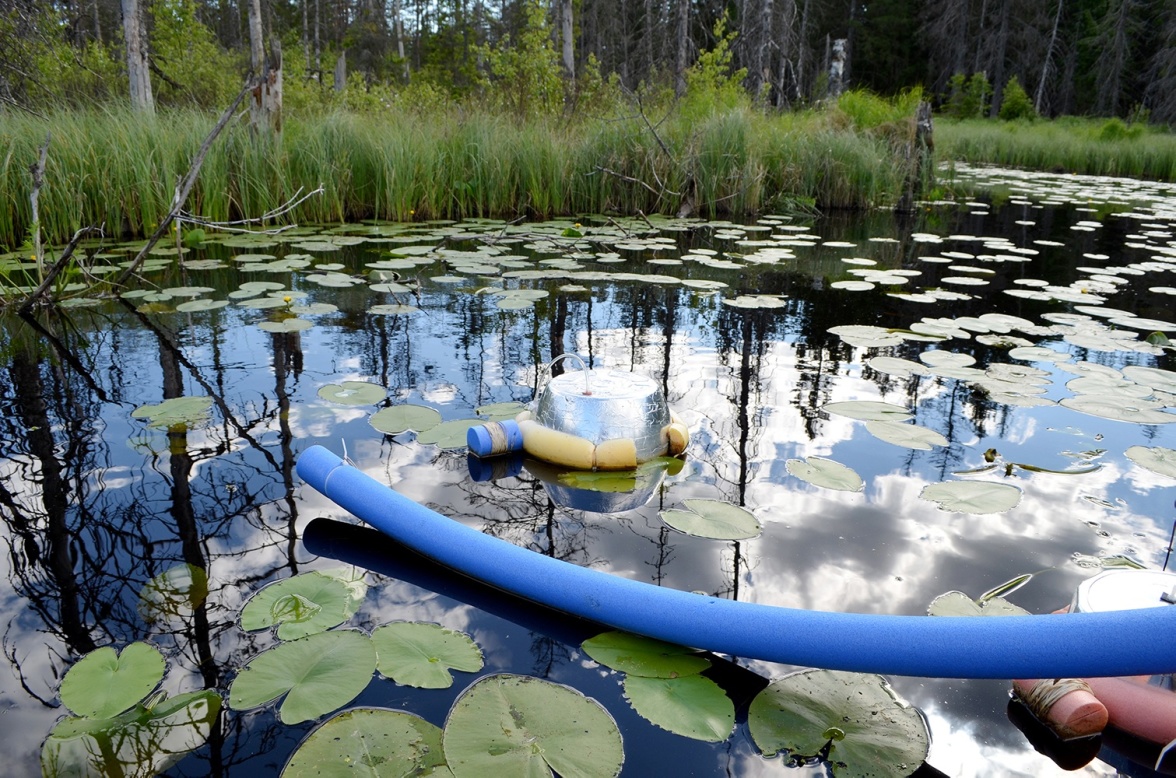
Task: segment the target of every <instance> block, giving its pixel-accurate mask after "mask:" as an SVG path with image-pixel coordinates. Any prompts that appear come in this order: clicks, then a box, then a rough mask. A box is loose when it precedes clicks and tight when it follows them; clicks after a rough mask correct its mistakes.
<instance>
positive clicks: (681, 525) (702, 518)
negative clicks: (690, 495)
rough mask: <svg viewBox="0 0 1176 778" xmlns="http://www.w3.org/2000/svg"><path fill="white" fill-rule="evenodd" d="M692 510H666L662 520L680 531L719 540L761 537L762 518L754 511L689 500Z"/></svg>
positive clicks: (662, 514) (687, 503) (726, 504)
mask: <svg viewBox="0 0 1176 778" xmlns="http://www.w3.org/2000/svg"><path fill="white" fill-rule="evenodd" d="M683 505H685V506H686V507H687V508H688V509H689V510H685V511H676V510H670V511H662V512H661V518H662V521H664V522H665V523H666V524H668V525H670V526H671V527H673V528H674V529H676V530H678V531H679V532H685V533H686V534H687V535H694V536H696V537H700V538H713V539H715V540H745V539H747V538H754V537H756V536H757V535H759V534H760V532H761V530H762V527H761V526H760V523H759V519H757V518H756V517H755V514H753V513H752V512H751V511H748V510H746V509H744V508H740V507H739V506H738V505H732V504H731V503H728V502H723V501H721V500H686V501H684V502H683Z"/></svg>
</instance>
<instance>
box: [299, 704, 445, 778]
mask: <svg viewBox="0 0 1176 778" xmlns="http://www.w3.org/2000/svg"><path fill="white" fill-rule="evenodd" d="M444 765H445V753H444V751H442V749H441V728H440V727H438V726H436V725H434V724H430V723H429V722H427V721H425V720H424V719H422V718H421V717H420V716H416V715H413V714H411V713H405V712H404V711H398V710H385V709H382V708H352V709H351V710H345V711H343V712H342V713H338V714H336V715H334V716H332V717H331V718H329V719H327V720H326V721H324V722H323V723H322V724H321V725H319V726H318V728H316V729H315V730H314V731H312V732H311V733H310V734H309V735H307V736H306V739H305V740H303V741H302V743H301V744H299V746H298V749H297V750H296V751H295V752H294V753H293V754H292V755H291V756H290V761H288V762H286V767H285V768H284V769H283V770H282V776H283V778H286V777H287V776H289V778H298V776H304V775H315V776H319V777H320V778H409V777H410V776H418V775H433V776H442V775H445V774H446V773H447V771H446V769H445V767H444ZM450 774H451V773H450Z"/></svg>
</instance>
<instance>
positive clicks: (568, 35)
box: [559, 0, 576, 84]
mask: <svg viewBox="0 0 1176 778" xmlns="http://www.w3.org/2000/svg"><path fill="white" fill-rule="evenodd" d="M559 17H560V18H559V21H560V42H561V43H562V44H563V66H564V76H565V77H566V78H567V80H568V83H569V84H574V83H575V82H576V54H575V48H574V47H573V45H572V44H573V41H572V34H573V26H572V0H560V4H559Z"/></svg>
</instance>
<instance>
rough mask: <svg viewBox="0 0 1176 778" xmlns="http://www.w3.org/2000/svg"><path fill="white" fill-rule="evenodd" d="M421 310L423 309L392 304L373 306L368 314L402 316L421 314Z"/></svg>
mask: <svg viewBox="0 0 1176 778" xmlns="http://www.w3.org/2000/svg"><path fill="white" fill-rule="evenodd" d="M420 310H421V309H420V308H417V307H416V306H415V305H397V304H390V305H373V306H372V307H371V308H368V313H374V314H378V315H380V316H401V315H407V314H410V313H419V312H420Z"/></svg>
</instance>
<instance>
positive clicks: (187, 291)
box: [163, 286, 216, 297]
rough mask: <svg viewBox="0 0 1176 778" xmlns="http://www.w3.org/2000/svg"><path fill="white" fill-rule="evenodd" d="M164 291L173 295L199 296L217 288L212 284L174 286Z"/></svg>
mask: <svg viewBox="0 0 1176 778" xmlns="http://www.w3.org/2000/svg"><path fill="white" fill-rule="evenodd" d="M163 291H164V292H165V293H166V294H168V295H170V296H172V297H199V296H200V295H202V294H208V293H209V292H215V291H216V290H215V289H213V288H212V287H211V286H173V287H172V288H170V289H164V290H163Z"/></svg>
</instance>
